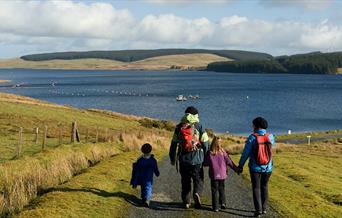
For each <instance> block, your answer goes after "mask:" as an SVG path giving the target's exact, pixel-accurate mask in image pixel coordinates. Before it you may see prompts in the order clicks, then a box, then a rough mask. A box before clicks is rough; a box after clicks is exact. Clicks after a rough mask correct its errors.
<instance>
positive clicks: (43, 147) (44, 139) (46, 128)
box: [42, 126, 48, 151]
mask: <svg viewBox="0 0 342 218" xmlns="http://www.w3.org/2000/svg"><path fill="white" fill-rule="evenodd" d="M47 130H48V127H47V126H44V133H43V144H42V151H44V150H45V146H46V137H47Z"/></svg>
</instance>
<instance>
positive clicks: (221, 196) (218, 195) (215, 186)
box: [211, 179, 226, 210]
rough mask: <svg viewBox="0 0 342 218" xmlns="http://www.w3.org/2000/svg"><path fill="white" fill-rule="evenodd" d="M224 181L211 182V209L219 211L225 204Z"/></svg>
mask: <svg viewBox="0 0 342 218" xmlns="http://www.w3.org/2000/svg"><path fill="white" fill-rule="evenodd" d="M224 182H225V180H224V179H223V180H211V200H212V204H213V209H214V210H216V209H219V207H220V205H222V204H226V194H225V190H224Z"/></svg>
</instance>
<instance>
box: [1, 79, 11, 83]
mask: <svg viewBox="0 0 342 218" xmlns="http://www.w3.org/2000/svg"><path fill="white" fill-rule="evenodd" d="M8 82H11V81H10V80H1V79H0V83H8Z"/></svg>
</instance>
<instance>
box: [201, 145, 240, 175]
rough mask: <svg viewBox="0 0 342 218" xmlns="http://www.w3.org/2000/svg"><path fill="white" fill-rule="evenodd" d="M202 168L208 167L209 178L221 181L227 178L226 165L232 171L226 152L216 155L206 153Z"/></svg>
mask: <svg viewBox="0 0 342 218" xmlns="http://www.w3.org/2000/svg"><path fill="white" fill-rule="evenodd" d="M203 165H204V166H209V177H210V179H212V180H221V179H226V178H227V165H228V166H229V167H230V168H232V169H233V167H234V166H233V165H234V164H233V162H232V160H231V159H230V157H228V155H227V153H226V152H218V153H217V154H214V153H212V152H211V151H208V153H207V155H206V156H205V158H204V163H203Z"/></svg>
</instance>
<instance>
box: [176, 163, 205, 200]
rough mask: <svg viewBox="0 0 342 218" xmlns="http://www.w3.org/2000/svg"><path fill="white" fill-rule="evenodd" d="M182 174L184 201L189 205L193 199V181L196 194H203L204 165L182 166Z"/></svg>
mask: <svg viewBox="0 0 342 218" xmlns="http://www.w3.org/2000/svg"><path fill="white" fill-rule="evenodd" d="M180 174H181V177H182V179H181V180H182V200H183V203H184V204H189V203H190V198H191V196H190V193H191V180H192V181H193V183H194V191H193V193H194V194H195V193H197V194H201V193H202V191H203V179H204V172H203V167H202V164H197V165H188V164H180Z"/></svg>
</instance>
